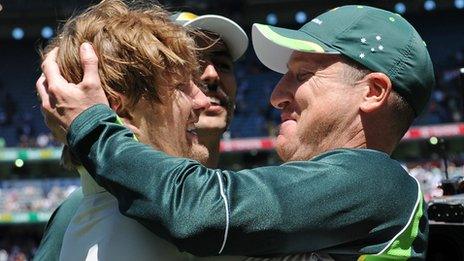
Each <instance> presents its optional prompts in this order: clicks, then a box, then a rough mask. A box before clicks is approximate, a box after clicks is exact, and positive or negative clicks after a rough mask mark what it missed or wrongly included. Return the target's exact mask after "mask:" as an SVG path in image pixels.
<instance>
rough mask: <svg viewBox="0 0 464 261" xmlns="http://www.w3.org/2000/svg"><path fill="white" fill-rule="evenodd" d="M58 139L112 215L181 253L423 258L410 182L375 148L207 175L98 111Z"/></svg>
mask: <svg viewBox="0 0 464 261" xmlns="http://www.w3.org/2000/svg"><path fill="white" fill-rule="evenodd" d="M68 143H69V145H70V147H71V148H72V150H73V152H74V153H75V155H77V156H78V157H79V158H80V159H81V161H82V162H83V164H84V166H85V167H86V169H87V170H88V171H89V172H90V174H91V175H92V176H93V177H94V179H95V180H96V182H97V183H98V184H99V185H100V186H102V187H104V188H105V189H106V190H108V191H109V192H110V193H111V194H113V195H114V196H115V197H116V198H117V200H118V203H119V208H120V211H121V213H122V214H124V215H126V216H128V217H131V218H134V219H136V220H137V221H138V222H140V223H141V224H143V225H144V226H145V227H147V228H148V229H150V230H151V231H152V232H153V233H155V234H156V235H158V236H160V237H162V238H165V239H167V240H168V241H170V242H171V243H173V244H175V245H176V246H177V247H178V248H179V249H180V250H182V251H187V252H190V253H192V254H195V255H198V256H207V255H242V256H271V255H286V254H293V253H308V252H320V253H326V254H330V256H332V257H334V258H335V259H337V260H356V259H357V260H391V259H394V260H406V259H408V260H416V259H424V257H425V251H426V242H427V233H428V227H427V217H426V213H425V205H424V202H423V199H422V195H421V192H420V190H419V186H418V183H417V181H416V180H415V179H414V178H412V177H411V176H410V175H408V173H407V172H406V171H405V170H404V169H403V168H402V167H401V166H400V164H398V163H397V162H396V161H394V160H392V159H391V158H390V157H389V155H387V154H385V153H382V152H379V151H374V150H368V149H338V150H333V151H329V152H326V153H324V154H321V155H319V156H317V157H314V158H313V159H311V160H307V161H294V162H287V163H285V164H282V165H280V166H271V167H261V168H255V169H245V170H242V171H237V172H233V171H224V170H217V169H209V168H206V167H204V166H203V165H201V164H199V163H198V162H196V161H193V160H189V159H185V158H176V157H171V156H168V155H166V154H165V153H163V152H160V151H156V150H154V149H153V148H151V147H149V146H146V145H143V144H141V143H138V142H136V141H134V139H133V134H132V133H131V132H130V131H129V130H128V129H126V128H125V127H124V126H121V124H120V123H119V122H118V118H117V115H116V114H115V113H114V112H113V111H112V110H111V109H110V108H109V107H107V106H105V105H96V106H93V107H91V108H89V109H88V110H86V111H85V112H83V113H82V114H81V115H79V116H78V117H77V118H76V119H75V120H74V122H73V123H72V125H71V127H70V130H69V133H68Z"/></svg>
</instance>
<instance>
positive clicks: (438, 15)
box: [0, 0, 464, 261]
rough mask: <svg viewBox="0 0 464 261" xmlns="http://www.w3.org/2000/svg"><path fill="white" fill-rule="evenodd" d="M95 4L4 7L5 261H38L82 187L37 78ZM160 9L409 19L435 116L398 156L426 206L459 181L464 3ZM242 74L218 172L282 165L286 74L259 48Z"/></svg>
mask: <svg viewBox="0 0 464 261" xmlns="http://www.w3.org/2000/svg"><path fill="white" fill-rule="evenodd" d="M95 2H96V1H87V0H68V1H59V0H9V1H3V2H2V1H0V261H4V260H29V259H31V257H32V256H33V255H34V250H35V249H36V247H37V245H38V243H39V241H40V238H41V235H42V230H43V227H44V225H45V223H46V221H47V220H48V218H49V217H50V215H51V213H52V212H53V210H54V209H55V208H56V206H57V205H58V204H59V203H60V202H61V201H62V200H63V199H64V198H65V197H66V196H67V195H68V194H69V193H70V192H71V191H72V190H73V189H75V188H76V187H77V186H79V179H78V176H77V174H76V173H70V172H67V171H65V170H64V169H63V168H62V167H61V166H60V164H59V159H60V152H61V147H60V144H58V143H57V142H55V141H54V140H53V137H51V135H50V133H49V131H48V130H47V128H46V127H45V125H44V123H43V119H42V116H41V113H40V109H39V107H38V102H37V100H36V95H35V88H34V84H35V80H36V79H37V77H38V76H39V74H40V68H39V64H40V63H39V56H38V51H37V50H38V48H39V47H40V46H43V45H44V44H45V43H46V42H47V40H48V39H50V38H51V37H53V36H54V35H55V32H56V28H57V27H58V26H59V24H60V22H62V21H63V20H65V19H66V18H67V17H69V16H70V15H71V14H72V13H74V12H76V10H81V9H83V8H85V7H86V6H88V5H89V4H91V3H95ZM161 3H162V4H164V5H166V6H167V7H168V8H169V9H171V10H184V11H193V12H195V13H198V14H206V13H215V14H222V15H225V16H227V17H230V18H232V19H234V20H235V21H237V22H238V23H239V24H241V25H242V26H243V27H244V28H245V29H246V30H248V33H249V29H250V27H251V24H252V23H254V22H260V23H268V24H275V25H278V26H287V27H293V28H298V27H299V26H300V25H301V24H304V23H305V22H307V21H309V20H311V19H312V18H313V17H314V16H316V15H317V14H319V13H321V12H323V11H325V10H327V9H330V8H333V7H336V6H339V5H345V4H367V5H371V6H377V7H381V8H384V9H388V10H391V11H394V12H397V13H400V14H402V15H403V16H405V17H406V18H407V19H408V20H409V21H410V22H411V23H412V24H413V25H414V26H415V27H416V28H417V29H418V31H419V32H420V33H421V35H422V36H423V38H424V40H425V41H426V43H427V44H428V46H429V50H430V53H431V56H432V59H433V61H434V64H435V72H436V78H437V86H436V88H435V90H434V91H433V95H432V99H431V101H430V104H429V106H428V109H427V110H426V112H425V113H424V114H422V115H421V116H420V117H419V118H418V119H417V120H416V122H415V124H414V126H413V128H411V129H410V131H409V132H408V133H407V135H406V136H405V137H404V139H403V142H402V143H401V145H400V146H399V148H398V149H397V151H396V152H395V154H394V157H395V158H396V159H398V160H399V161H400V162H402V163H403V166H404V167H405V168H407V169H409V170H410V173H411V174H412V175H414V176H415V177H417V178H418V180H419V181H420V183H421V186H422V189H423V191H424V194H425V196H426V200H431V199H432V198H434V197H439V196H441V195H442V194H443V190H442V189H439V188H438V186H439V185H440V184H441V183H442V180H443V179H445V178H448V179H450V180H452V181H453V182H454V181H456V182H459V181H460V180H461V179H460V177H463V176H464V168H463V164H464V123H463V120H464V119H463V117H464V116H463V113H464V109H463V103H464V83H463V82H462V81H463V79H464V78H462V76H463V74H464V69H461V68H463V67H464V27H463V24H464V0H440V1H433V0H427V1H424V0H411V1H403V2H399V1H356V2H354V1H323V0H313V1H303V0H283V1H282V0H281V1H278V0H222V1H216V0H203V1H196V0H166V1H161ZM341 22H343V21H341ZM236 75H237V79H238V95H237V111H236V114H235V118H234V120H233V123H232V125H231V127H230V129H229V130H228V131H227V132H226V133H225V134H224V138H223V142H222V144H221V150H222V151H223V157H222V161H221V167H222V168H227V169H240V168H245V167H254V166H260V165H263V164H278V163H279V160H278V157H276V155H275V154H274V153H273V152H272V148H273V137H274V135H275V133H276V129H277V127H278V122H279V114H278V112H277V111H276V110H274V109H273V108H272V106H270V105H269V103H268V100H269V96H270V93H271V91H272V88H273V86H274V85H275V84H276V83H277V81H278V79H279V77H280V76H279V75H278V74H276V73H273V72H269V71H268V70H267V69H266V68H264V67H263V66H262V65H261V64H260V63H259V61H258V60H257V58H256V57H255V54H254V52H253V50H252V48H250V49H249V50H248V52H247V54H246V55H245V57H243V58H242V59H241V60H240V61H239V62H238V64H237V65H236ZM379 186H382V184H379ZM463 191H464V189H463ZM442 260H446V259H442Z"/></svg>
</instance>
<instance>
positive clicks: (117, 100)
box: [109, 94, 140, 137]
mask: <svg viewBox="0 0 464 261" xmlns="http://www.w3.org/2000/svg"><path fill="white" fill-rule="evenodd" d="M109 101H110V107H111V109H112V110H113V111H115V112H116V114H117V115H118V116H119V118H120V119H121V120H122V122H123V123H124V126H126V127H127V128H129V129H130V130H131V131H132V132H133V133H134V134H135V135H136V136H137V137H139V136H140V135H139V134H140V130H139V128H138V127H137V126H139V125H138V124H137V122H136V119H135V117H134V115H133V113H132V111H131V110H130V109H129V107H130V106H129V100H128V99H127V98H126V97H124V96H123V95H121V94H117V96H115V97H110V98H109Z"/></svg>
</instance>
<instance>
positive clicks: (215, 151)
mask: <svg viewBox="0 0 464 261" xmlns="http://www.w3.org/2000/svg"><path fill="white" fill-rule="evenodd" d="M207 35H208V37H204V38H197V39H196V42H197V45H198V46H199V47H200V48H205V49H204V50H202V51H201V54H200V63H201V66H202V67H201V69H202V74H201V80H202V81H203V83H204V84H205V88H204V89H205V94H206V96H208V97H209V99H210V102H211V106H210V107H209V108H208V109H206V110H204V111H203V113H201V114H200V120H199V121H198V123H197V124H196V127H197V132H198V136H199V141H200V143H201V144H203V145H205V146H206V147H207V148H208V150H209V156H210V157H209V159H208V161H207V163H206V165H207V166H208V167H216V166H217V163H218V160H219V144H220V138H221V136H222V134H223V133H224V131H225V130H226V129H227V127H228V125H229V123H230V121H231V118H232V117H233V113H234V107H235V97H236V93H237V83H236V80H235V75H234V67H233V66H234V64H233V61H232V58H231V57H230V54H229V51H228V49H227V46H226V45H225V43H224V42H223V41H222V40H220V39H219V40H218V36H215V35H213V34H207Z"/></svg>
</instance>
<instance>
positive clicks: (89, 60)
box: [79, 43, 100, 87]
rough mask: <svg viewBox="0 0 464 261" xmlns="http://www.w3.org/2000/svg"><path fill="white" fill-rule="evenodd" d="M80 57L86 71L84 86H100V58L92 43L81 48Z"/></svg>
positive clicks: (84, 44) (83, 80)
mask: <svg viewBox="0 0 464 261" xmlns="http://www.w3.org/2000/svg"><path fill="white" fill-rule="evenodd" d="M79 53H80V57H81V63H82V67H83V69H84V77H83V79H82V84H83V85H84V87H96V86H100V76H99V75H98V57H97V54H96V53H95V51H94V49H93V47H92V45H91V44H90V43H83V44H82V45H81V47H80V51H79Z"/></svg>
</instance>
